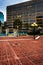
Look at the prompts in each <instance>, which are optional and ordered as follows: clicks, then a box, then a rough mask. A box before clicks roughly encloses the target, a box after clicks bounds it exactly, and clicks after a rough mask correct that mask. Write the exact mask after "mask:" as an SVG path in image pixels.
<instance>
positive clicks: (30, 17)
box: [7, 0, 43, 26]
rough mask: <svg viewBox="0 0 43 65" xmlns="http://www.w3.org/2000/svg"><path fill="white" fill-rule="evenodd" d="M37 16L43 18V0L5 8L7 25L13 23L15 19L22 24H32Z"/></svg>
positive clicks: (33, 0)
mask: <svg viewBox="0 0 43 65" xmlns="http://www.w3.org/2000/svg"><path fill="white" fill-rule="evenodd" d="M37 16H43V0H32V1H27V2H24V3H20V4H16V5H11V6H8V7H7V22H8V24H9V22H10V23H11V22H12V23H13V22H14V19H16V18H19V19H20V20H22V21H23V23H28V22H30V23H33V22H36V21H37V18H36V17H37ZM42 19H43V18H42ZM9 26H10V24H9Z"/></svg>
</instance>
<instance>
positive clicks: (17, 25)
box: [13, 19, 22, 29]
mask: <svg viewBox="0 0 43 65" xmlns="http://www.w3.org/2000/svg"><path fill="white" fill-rule="evenodd" d="M13 27H14V28H18V29H21V28H22V21H20V20H19V19H15V20H14V22H13Z"/></svg>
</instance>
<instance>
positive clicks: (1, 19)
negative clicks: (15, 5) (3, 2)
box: [0, 12, 4, 23]
mask: <svg viewBox="0 0 43 65" xmlns="http://www.w3.org/2000/svg"><path fill="white" fill-rule="evenodd" d="M0 21H1V22H2V23H3V22H4V15H3V13H2V12H0Z"/></svg>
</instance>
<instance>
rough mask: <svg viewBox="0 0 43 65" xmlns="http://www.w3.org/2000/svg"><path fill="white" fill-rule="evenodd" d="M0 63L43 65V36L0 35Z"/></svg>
mask: <svg viewBox="0 0 43 65" xmlns="http://www.w3.org/2000/svg"><path fill="white" fill-rule="evenodd" d="M0 65H43V36H41V37H40V38H39V39H38V40H34V39H33V38H32V37H29V36H27V37H25V36H23V37H18V38H14V37H0Z"/></svg>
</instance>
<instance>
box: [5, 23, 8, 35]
mask: <svg viewBox="0 0 43 65" xmlns="http://www.w3.org/2000/svg"><path fill="white" fill-rule="evenodd" d="M4 28H5V30H6V35H8V32H9V28H8V25H7V22H4Z"/></svg>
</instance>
